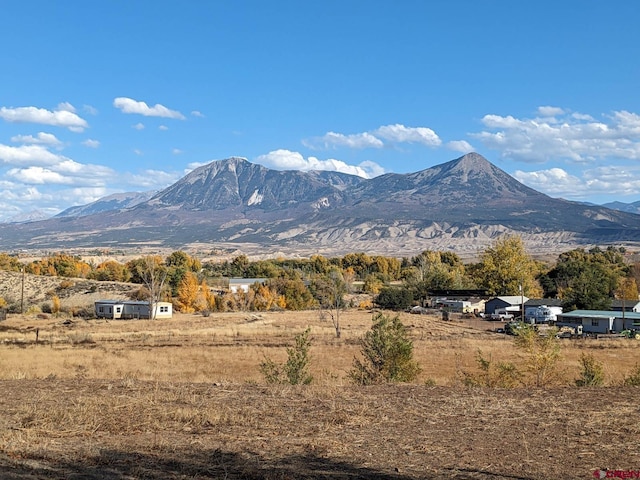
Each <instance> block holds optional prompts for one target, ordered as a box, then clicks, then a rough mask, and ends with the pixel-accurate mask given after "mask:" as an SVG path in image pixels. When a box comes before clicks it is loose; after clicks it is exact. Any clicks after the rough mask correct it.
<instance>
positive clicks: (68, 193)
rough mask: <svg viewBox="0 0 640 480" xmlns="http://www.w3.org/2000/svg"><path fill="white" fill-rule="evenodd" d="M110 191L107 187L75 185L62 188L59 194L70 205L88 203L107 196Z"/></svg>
mask: <svg viewBox="0 0 640 480" xmlns="http://www.w3.org/2000/svg"><path fill="white" fill-rule="evenodd" d="M109 193H110V192H109V191H108V190H107V188H106V187H75V188H68V189H65V190H62V191H60V192H59V193H58V195H57V196H58V198H59V199H60V200H62V201H63V202H65V203H68V204H70V205H86V204H88V203H92V202H95V201H96V200H99V199H101V198H102V197H106V196H107V195H108V194H109Z"/></svg>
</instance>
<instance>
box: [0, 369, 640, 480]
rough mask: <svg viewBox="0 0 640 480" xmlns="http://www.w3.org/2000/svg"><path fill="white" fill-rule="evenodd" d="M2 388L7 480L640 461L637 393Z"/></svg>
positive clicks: (340, 474)
mask: <svg viewBox="0 0 640 480" xmlns="http://www.w3.org/2000/svg"><path fill="white" fill-rule="evenodd" d="M0 388H2V392H3V393H2V396H1V398H0V411H2V415H1V416H0V429H1V431H2V432H4V433H3V434H2V437H1V442H2V443H1V444H0V445H1V446H2V448H1V449H0V451H1V452H2V453H0V476H1V477H2V478H3V479H25V480H27V479H28V480H32V479H35V478H65V479H80V478H82V479H104V478H112V479H132V478H167V479H187V478H189V479H192V478H227V479H311V478H325V479H353V478H359V479H360V478H361V479H383V478H395V479H437V478H457V479H496V478H507V479H552V478H553V479H556V478H585V479H586V478H591V477H592V475H593V472H594V471H595V470H599V469H604V468H609V469H621V470H633V469H639V468H640V449H639V448H638V444H637V438H638V434H639V433H640V407H639V406H638V404H637V396H638V393H640V391H639V390H638V389H637V388H617V387H612V388H600V389H576V388H561V389H552V390H532V389H527V390H524V389H519V390H496V389H491V390H488V389H487V390H483V389H454V388H449V387H427V386H415V385H413V386H409V385H400V386H378V387H355V386H348V387H344V386H343V387H332V388H327V387H323V388H316V387H312V386H309V387H285V386H277V387H275V386H260V385H247V384H227V385H222V384H218V385H212V384H180V383H167V382H164V383H156V382H138V381H116V382H113V381H99V380H82V381H74V380H55V379H44V380H5V381H1V382H0Z"/></svg>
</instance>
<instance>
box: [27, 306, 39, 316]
mask: <svg viewBox="0 0 640 480" xmlns="http://www.w3.org/2000/svg"><path fill="white" fill-rule="evenodd" d="M25 313H26V314H27V315H35V314H37V313H42V309H41V308H40V307H39V306H38V305H31V306H30V307H29V308H27V311H26V312H25Z"/></svg>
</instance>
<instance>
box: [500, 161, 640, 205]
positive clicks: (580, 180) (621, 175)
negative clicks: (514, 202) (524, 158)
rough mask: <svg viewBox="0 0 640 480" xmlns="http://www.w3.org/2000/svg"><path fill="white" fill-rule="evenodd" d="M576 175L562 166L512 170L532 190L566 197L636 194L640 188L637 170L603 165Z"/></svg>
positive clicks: (639, 176)
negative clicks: (544, 168) (532, 169)
mask: <svg viewBox="0 0 640 480" xmlns="http://www.w3.org/2000/svg"><path fill="white" fill-rule="evenodd" d="M580 175H581V176H580V177H578V176H575V175H571V174H569V173H568V172H567V171H565V170H563V169H562V168H550V169H548V170H539V171H533V172H524V171H521V170H516V171H515V172H514V173H513V177H514V178H515V179H517V180H518V181H520V182H522V183H524V184H525V185H527V186H529V187H531V188H533V189H535V190H538V191H540V192H543V193H546V194H547V195H550V196H552V197H562V198H566V199H569V200H585V199H589V198H593V197H595V196H598V195H604V196H610V195H611V192H615V193H616V195H619V196H626V195H634V196H637V194H638V191H640V169H632V170H629V169H625V168H623V167H616V166H607V167H597V168H593V169H589V170H585V171H583V172H581V174H580Z"/></svg>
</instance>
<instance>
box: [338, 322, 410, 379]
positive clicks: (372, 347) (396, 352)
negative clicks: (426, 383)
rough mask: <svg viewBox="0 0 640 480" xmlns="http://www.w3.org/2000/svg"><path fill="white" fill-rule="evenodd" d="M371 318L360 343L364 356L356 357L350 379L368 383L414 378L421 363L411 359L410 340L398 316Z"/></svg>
mask: <svg viewBox="0 0 640 480" xmlns="http://www.w3.org/2000/svg"><path fill="white" fill-rule="evenodd" d="M373 321H374V324H373V326H372V327H371V330H369V331H368V332H367V333H366V334H365V336H364V338H363V339H362V342H361V344H362V349H361V353H362V357H363V359H362V360H360V359H358V358H355V359H354V362H353V369H352V370H351V371H350V372H349V377H350V379H351V381H352V382H353V383H355V384H358V385H371V384H375V383H385V382H411V381H413V380H415V379H416V378H417V376H418V374H419V373H420V366H419V365H418V363H417V362H416V361H414V360H413V342H412V341H411V340H410V339H409V336H408V334H407V330H406V328H405V326H404V325H403V324H402V322H401V321H400V318H399V317H398V316H395V317H393V318H389V317H387V316H386V315H384V314H381V313H379V314H378V315H376V316H375V318H374V319H373Z"/></svg>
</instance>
